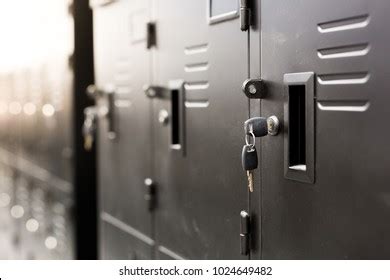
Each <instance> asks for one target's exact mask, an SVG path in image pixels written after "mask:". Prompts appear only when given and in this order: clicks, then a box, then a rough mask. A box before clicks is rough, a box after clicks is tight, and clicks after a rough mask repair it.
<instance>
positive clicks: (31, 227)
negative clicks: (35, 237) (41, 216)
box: [26, 218, 39, 232]
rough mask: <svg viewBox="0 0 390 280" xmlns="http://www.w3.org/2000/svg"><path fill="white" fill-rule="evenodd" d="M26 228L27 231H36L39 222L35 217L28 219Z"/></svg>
mask: <svg viewBox="0 0 390 280" xmlns="http://www.w3.org/2000/svg"><path fill="white" fill-rule="evenodd" d="M26 229H27V230H28V231H29V232H36V231H37V230H38V229H39V223H38V221H37V220H35V219H32V218H31V219H29V220H28V221H27V222H26Z"/></svg>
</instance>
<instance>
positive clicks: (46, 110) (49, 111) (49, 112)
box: [42, 104, 56, 117]
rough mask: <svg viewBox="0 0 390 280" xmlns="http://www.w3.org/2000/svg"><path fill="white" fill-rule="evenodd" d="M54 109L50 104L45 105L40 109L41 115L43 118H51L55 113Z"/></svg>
mask: <svg viewBox="0 0 390 280" xmlns="http://www.w3.org/2000/svg"><path fill="white" fill-rule="evenodd" d="M55 111H56V110H55V108H54V106H53V105H51V104H45V105H43V107H42V113H43V115H44V116H45V117H52V116H53V115H54V113H55Z"/></svg>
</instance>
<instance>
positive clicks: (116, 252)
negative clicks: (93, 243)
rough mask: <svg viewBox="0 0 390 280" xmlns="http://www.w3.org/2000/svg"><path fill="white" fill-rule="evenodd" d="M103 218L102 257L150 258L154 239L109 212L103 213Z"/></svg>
mask: <svg viewBox="0 0 390 280" xmlns="http://www.w3.org/2000/svg"><path fill="white" fill-rule="evenodd" d="M101 219H102V222H101V225H100V229H101V233H102V235H101V237H100V238H101V244H102V247H101V251H100V258H101V259H104V260H125V259H130V260H145V259H146V260H147V259H150V254H151V252H152V249H153V245H154V243H153V240H151V239H150V238H149V237H148V236H144V235H143V234H142V233H140V232H138V231H137V230H136V229H134V228H132V227H130V226H128V225H126V224H124V223H122V222H121V221H119V220H117V219H115V218H114V217H112V216H110V215H108V214H105V213H103V214H102V216H101Z"/></svg>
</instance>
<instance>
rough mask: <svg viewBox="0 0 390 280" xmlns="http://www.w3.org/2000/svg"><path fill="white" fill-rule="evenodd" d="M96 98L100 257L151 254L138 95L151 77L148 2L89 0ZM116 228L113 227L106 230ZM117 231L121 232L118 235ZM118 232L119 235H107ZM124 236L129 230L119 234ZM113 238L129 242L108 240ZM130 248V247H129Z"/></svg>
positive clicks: (147, 152)
mask: <svg viewBox="0 0 390 280" xmlns="http://www.w3.org/2000/svg"><path fill="white" fill-rule="evenodd" d="M91 6H92V7H93V11H94V14H93V16H94V48H95V71H96V72H95V73H96V88H97V89H98V91H100V93H102V95H103V96H101V97H98V98H97V99H98V108H99V109H98V112H99V113H98V114H99V115H101V114H102V111H103V116H100V118H99V120H98V122H99V129H98V162H99V180H98V181H99V197H100V220H101V227H100V230H101V240H100V245H101V248H103V250H104V248H109V247H110V246H111V245H112V246H115V248H118V249H121V250H123V252H116V254H112V253H110V252H101V253H102V254H101V257H103V258H105V257H110V258H111V257H112V258H117V257H120V258H122V256H131V258H136V259H137V258H151V257H152V247H153V246H152V245H153V241H151V236H152V217H151V214H150V212H149V210H148V203H147V201H145V199H144V197H145V194H146V193H147V188H146V187H145V183H144V181H145V179H146V178H148V177H150V170H151V162H150V160H151V140H150V114H151V110H150V109H151V108H150V106H151V104H150V102H149V100H148V99H147V98H146V97H145V96H144V94H143V90H142V88H143V86H144V85H145V84H148V83H149V82H150V71H149V69H150V68H149V67H150V62H151V55H150V52H149V51H148V50H147V48H146V43H145V42H146V23H147V21H148V20H149V12H150V3H149V1H144V0H138V1H130V0H120V1H92V2H91ZM113 227H116V230H106V229H112V228H113ZM119 232H121V234H119ZM116 233H118V238H117V239H116V238H115V237H113V236H112V234H116ZM123 235H131V236H129V238H123ZM113 240H116V241H115V242H118V241H119V240H128V241H131V242H132V243H134V244H133V245H132V246H129V244H123V246H118V244H117V243H116V244H111V243H112V241H113ZM128 250H132V251H128Z"/></svg>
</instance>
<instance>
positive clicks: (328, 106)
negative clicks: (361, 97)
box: [317, 101, 370, 112]
mask: <svg viewBox="0 0 390 280" xmlns="http://www.w3.org/2000/svg"><path fill="white" fill-rule="evenodd" d="M317 107H318V109H320V110H321V111H342V112H365V111H367V110H368V108H369V107H370V102H368V101H318V102H317Z"/></svg>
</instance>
